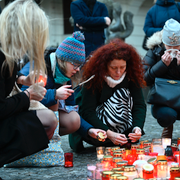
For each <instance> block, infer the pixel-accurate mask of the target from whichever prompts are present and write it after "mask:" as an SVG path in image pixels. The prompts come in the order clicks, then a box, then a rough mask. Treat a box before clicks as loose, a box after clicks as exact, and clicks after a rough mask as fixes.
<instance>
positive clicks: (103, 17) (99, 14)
mask: <svg viewBox="0 0 180 180" xmlns="http://www.w3.org/2000/svg"><path fill="white" fill-rule="evenodd" d="M70 10H71V16H72V18H73V19H74V31H81V32H82V33H83V34H84V36H85V41H84V44H85V50H86V57H88V56H89V54H90V53H91V52H92V51H94V50H95V49H97V48H98V47H99V46H101V45H103V44H104V42H105V34H104V29H105V28H107V27H108V26H109V25H110V24H111V20H110V18H109V17H108V10H107V8H106V6H105V4H104V3H101V2H98V1H97V0H76V1H73V2H72V3H71V6H70Z"/></svg>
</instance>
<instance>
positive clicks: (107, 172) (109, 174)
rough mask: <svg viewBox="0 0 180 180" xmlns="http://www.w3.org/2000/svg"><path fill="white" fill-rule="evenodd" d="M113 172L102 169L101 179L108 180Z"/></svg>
mask: <svg viewBox="0 0 180 180" xmlns="http://www.w3.org/2000/svg"><path fill="white" fill-rule="evenodd" d="M112 174H114V172H113V171H103V172H102V180H110V177H111V175H112Z"/></svg>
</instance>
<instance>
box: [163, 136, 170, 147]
mask: <svg viewBox="0 0 180 180" xmlns="http://www.w3.org/2000/svg"><path fill="white" fill-rule="evenodd" d="M170 145H171V138H162V146H163V148H164V149H165V148H166V147H167V146H170Z"/></svg>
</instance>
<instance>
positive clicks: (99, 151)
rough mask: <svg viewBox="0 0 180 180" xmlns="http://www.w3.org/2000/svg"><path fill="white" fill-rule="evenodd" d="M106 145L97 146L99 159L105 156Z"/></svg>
mask: <svg viewBox="0 0 180 180" xmlns="http://www.w3.org/2000/svg"><path fill="white" fill-rule="evenodd" d="M104 152H105V147H96V153H97V160H101V159H103V157H104Z"/></svg>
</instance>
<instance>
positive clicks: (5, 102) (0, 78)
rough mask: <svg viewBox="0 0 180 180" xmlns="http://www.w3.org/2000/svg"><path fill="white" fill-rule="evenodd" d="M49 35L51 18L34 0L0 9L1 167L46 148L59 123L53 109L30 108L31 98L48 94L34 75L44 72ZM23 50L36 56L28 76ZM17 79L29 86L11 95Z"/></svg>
mask: <svg viewBox="0 0 180 180" xmlns="http://www.w3.org/2000/svg"><path fill="white" fill-rule="evenodd" d="M47 37H48V19H47V17H46V15H45V13H44V11H43V10H41V9H40V8H39V6H38V5H37V4H36V3H35V2H34V1H32V0H16V1H14V2H12V3H10V4H9V5H8V6H6V7H5V8H4V9H3V11H2V12H1V15H0V44H1V45H0V69H1V73H0V137H1V138H0V167H2V166H3V165H4V164H7V163H10V162H12V161H15V160H17V159H20V158H23V157H25V156H28V155H31V154H33V153H36V152H38V151H40V150H42V149H45V148H47V147H48V143H49V139H51V138H52V136H53V133H54V130H55V128H56V126H57V123H58V121H57V118H56V116H55V114H54V113H53V112H52V111H51V110H49V109H43V110H34V111H30V110H28V109H29V106H30V100H36V101H41V100H42V99H43V98H44V95H45V94H46V89H45V88H44V87H43V85H44V84H43V83H39V84H37V83H36V84H34V82H35V81H34V79H35V78H36V79H37V80H38V79H39V76H40V73H41V74H42V75H43V76H45V72H46V66H45V63H44V56H43V55H44V50H45V47H46V43H47ZM27 52H28V53H27ZM24 54H26V55H27V56H28V57H29V60H30V62H32V59H33V60H34V72H35V73H33V72H31V71H30V72H31V73H30V75H29V76H27V77H26V76H23V75H22V74H21V73H19V72H17V61H18V59H21V58H22V57H23V56H24ZM15 82H16V83H17V84H19V85H21V84H24V85H28V86H29V88H27V89H26V91H24V92H20V93H18V94H16V95H13V96H11V97H8V96H9V94H10V93H11V91H12V90H13V86H14V85H15ZM35 87H36V88H35ZM37 87H38V89H37Z"/></svg>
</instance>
